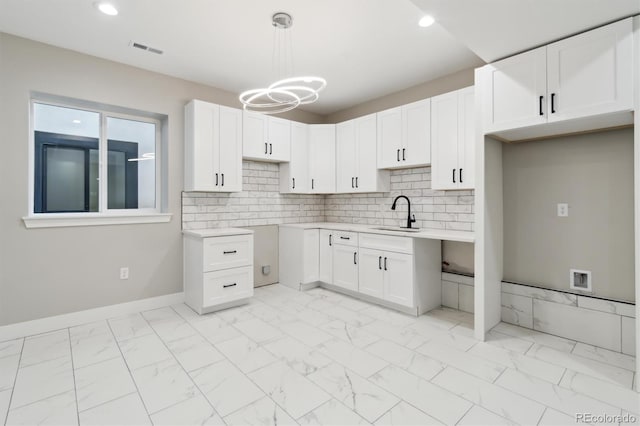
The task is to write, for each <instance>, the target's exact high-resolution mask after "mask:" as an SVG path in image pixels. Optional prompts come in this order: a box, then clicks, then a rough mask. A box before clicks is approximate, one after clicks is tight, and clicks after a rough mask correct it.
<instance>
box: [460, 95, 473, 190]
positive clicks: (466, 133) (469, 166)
mask: <svg viewBox="0 0 640 426" xmlns="http://www.w3.org/2000/svg"><path fill="white" fill-rule="evenodd" d="M475 111H476V108H475V99H474V88H473V86H471V87H467V88H465V89H462V90H459V91H458V188H459V189H473V188H475V185H476V184H475V162H476V147H475V144H476V121H475V114H476V113H475Z"/></svg>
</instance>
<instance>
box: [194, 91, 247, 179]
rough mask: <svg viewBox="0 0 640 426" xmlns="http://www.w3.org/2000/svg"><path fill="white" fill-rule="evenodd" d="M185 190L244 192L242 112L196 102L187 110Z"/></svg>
mask: <svg viewBox="0 0 640 426" xmlns="http://www.w3.org/2000/svg"><path fill="white" fill-rule="evenodd" d="M184 170H185V172H184V175H185V176H184V190H185V191H207V192H240V191H242V111H241V110H239V109H234V108H227V107H224V106H220V105H215V104H212V103H209V102H204V101H199V100H192V101H191V102H189V103H188V104H187V105H186V106H185V167H184Z"/></svg>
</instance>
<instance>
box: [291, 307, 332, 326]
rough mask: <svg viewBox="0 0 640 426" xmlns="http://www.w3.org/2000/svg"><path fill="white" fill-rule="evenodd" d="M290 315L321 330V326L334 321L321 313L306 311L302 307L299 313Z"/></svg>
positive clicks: (311, 310)
mask: <svg viewBox="0 0 640 426" xmlns="http://www.w3.org/2000/svg"><path fill="white" fill-rule="evenodd" d="M292 315H293V316H294V317H295V318H297V319H299V320H300V321H303V322H306V323H307V324H310V325H312V326H314V327H319V328H320V329H323V328H322V325H324V324H328V323H330V322H332V321H334V319H333V318H332V317H330V316H329V315H325V314H323V313H322V312H319V311H316V310H313V309H306V308H304V307H303V309H302V310H301V311H298V312H296V313H295V314H292ZM337 321H339V320H337ZM325 331H326V330H325Z"/></svg>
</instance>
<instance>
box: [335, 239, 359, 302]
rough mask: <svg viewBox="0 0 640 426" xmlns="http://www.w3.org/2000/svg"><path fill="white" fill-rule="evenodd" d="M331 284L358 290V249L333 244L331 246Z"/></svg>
mask: <svg viewBox="0 0 640 426" xmlns="http://www.w3.org/2000/svg"><path fill="white" fill-rule="evenodd" d="M333 284H334V285H336V286H338V287H342V288H346V289H348V290H353V291H358V249H357V247H352V246H344V245H341V244H335V245H334V246H333Z"/></svg>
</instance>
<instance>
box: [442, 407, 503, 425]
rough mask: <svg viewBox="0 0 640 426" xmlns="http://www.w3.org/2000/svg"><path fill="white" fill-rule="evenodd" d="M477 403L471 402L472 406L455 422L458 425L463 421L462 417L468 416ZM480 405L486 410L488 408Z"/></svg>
mask: <svg viewBox="0 0 640 426" xmlns="http://www.w3.org/2000/svg"><path fill="white" fill-rule="evenodd" d="M476 405H477V404H475V403H473V404H471V407H469V409H468V410H467V411H465V412H464V414H463V415H462V416H461V417H460V418H459V419H458V420H457V421H456V423H455V424H456V425H458V424H459V423H460V422H461V421H462V419H464V418H465V416H466V415H467V414H469V411H471V410H473V407H475V406H476ZM478 407H480V408H483V409H485V410H486V408H484V407H482V406H480V405H478ZM487 411H489V410H487ZM500 417H502V416H500ZM503 418H504V417H503ZM507 420H508V419H507Z"/></svg>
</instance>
